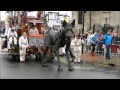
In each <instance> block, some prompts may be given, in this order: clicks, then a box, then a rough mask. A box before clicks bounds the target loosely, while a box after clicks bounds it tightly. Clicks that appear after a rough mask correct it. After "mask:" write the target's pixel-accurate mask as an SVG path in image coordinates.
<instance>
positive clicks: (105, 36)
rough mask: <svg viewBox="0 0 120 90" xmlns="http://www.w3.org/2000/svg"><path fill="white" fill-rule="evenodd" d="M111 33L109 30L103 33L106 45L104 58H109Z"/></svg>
mask: <svg viewBox="0 0 120 90" xmlns="http://www.w3.org/2000/svg"><path fill="white" fill-rule="evenodd" d="M112 37H113V36H112V34H111V31H110V30H108V31H107V34H105V35H104V46H105V47H106V53H105V58H106V59H110V49H111V44H112Z"/></svg>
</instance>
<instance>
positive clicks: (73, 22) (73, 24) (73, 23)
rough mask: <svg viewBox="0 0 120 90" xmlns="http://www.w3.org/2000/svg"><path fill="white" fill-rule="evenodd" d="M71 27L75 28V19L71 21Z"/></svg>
mask: <svg viewBox="0 0 120 90" xmlns="http://www.w3.org/2000/svg"><path fill="white" fill-rule="evenodd" d="M71 25H72V27H74V26H75V19H74V20H73V21H72V23H71Z"/></svg>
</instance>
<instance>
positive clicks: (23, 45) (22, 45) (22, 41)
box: [19, 32, 29, 62]
mask: <svg viewBox="0 0 120 90" xmlns="http://www.w3.org/2000/svg"><path fill="white" fill-rule="evenodd" d="M28 46H29V45H28V39H27V34H26V32H24V33H23V35H22V36H21V37H20V38H19V53H20V62H25V55H26V49H27V48H28Z"/></svg>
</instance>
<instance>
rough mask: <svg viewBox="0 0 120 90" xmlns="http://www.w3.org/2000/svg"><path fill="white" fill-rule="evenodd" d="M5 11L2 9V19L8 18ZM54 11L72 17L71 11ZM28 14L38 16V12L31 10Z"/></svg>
mask: <svg viewBox="0 0 120 90" xmlns="http://www.w3.org/2000/svg"><path fill="white" fill-rule="evenodd" d="M5 12H6V11H1V20H5V18H6V14H5ZM53 12H59V13H60V14H67V15H69V16H70V18H71V17H72V12H71V11H53ZM28 15H33V16H36V12H30V13H29V14H28Z"/></svg>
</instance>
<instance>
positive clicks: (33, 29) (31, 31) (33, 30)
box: [30, 25, 39, 34]
mask: <svg viewBox="0 0 120 90" xmlns="http://www.w3.org/2000/svg"><path fill="white" fill-rule="evenodd" d="M30 34H39V32H38V29H37V28H36V26H35V25H33V27H32V28H31V29H30Z"/></svg>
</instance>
